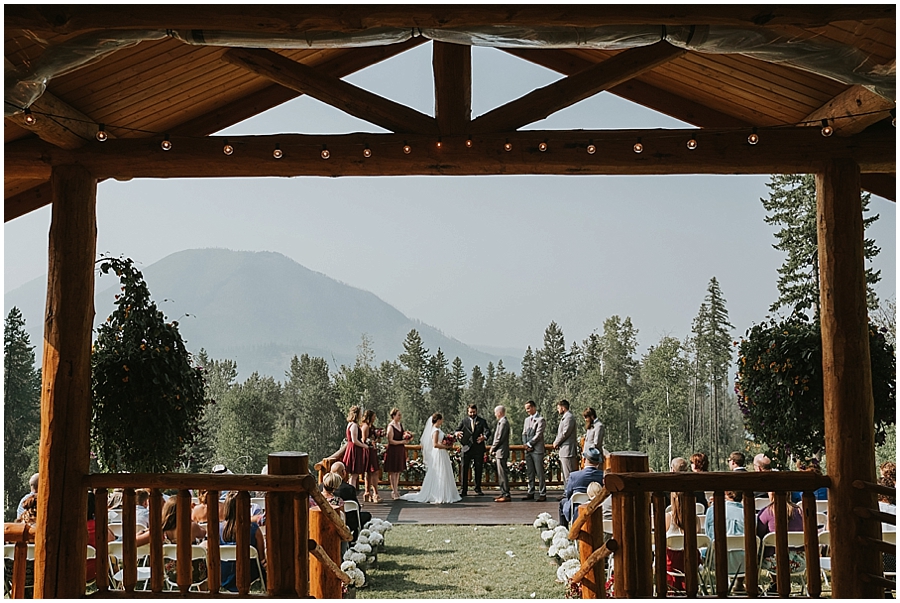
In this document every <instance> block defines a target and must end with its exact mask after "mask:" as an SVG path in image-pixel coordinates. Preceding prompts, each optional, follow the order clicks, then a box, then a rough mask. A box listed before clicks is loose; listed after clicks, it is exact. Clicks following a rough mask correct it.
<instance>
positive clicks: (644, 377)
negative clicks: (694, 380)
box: [637, 337, 692, 471]
mask: <svg viewBox="0 0 900 603" xmlns="http://www.w3.org/2000/svg"><path fill="white" fill-rule="evenodd" d="M640 373H641V393H640V395H639V396H638V397H637V405H638V407H639V409H640V410H639V417H638V427H639V428H640V431H641V448H640V449H641V450H643V451H645V452H647V454H648V455H649V457H650V467H651V468H652V469H653V470H655V471H668V468H669V462H670V461H671V460H672V458H673V457H675V456H684V457H686V456H688V455H689V454H691V452H692V451H691V448H690V446H689V443H688V431H687V429H686V426H687V422H688V417H687V407H688V391H689V388H690V386H689V364H688V359H687V357H686V355H685V353H684V348H683V346H682V344H681V342H680V341H678V340H677V339H675V338H673V337H663V338H662V339H661V340H660V342H659V343H658V344H657V345H656V346H651V347H650V349H649V350H648V351H647V353H646V354H645V355H644V358H643V360H642V362H641V368H640Z"/></svg>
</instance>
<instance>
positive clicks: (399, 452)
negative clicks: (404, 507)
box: [384, 408, 412, 500]
mask: <svg viewBox="0 0 900 603" xmlns="http://www.w3.org/2000/svg"><path fill="white" fill-rule="evenodd" d="M402 418H403V415H402V414H401V413H400V409H398V408H392V409H391V422H390V423H388V429H387V437H388V446H387V452H386V453H385V454H384V470H385V471H387V473H388V478H389V479H390V482H391V498H393V499H394V500H397V499H398V498H400V490H399V489H398V487H399V485H400V473H402V472H403V471H406V444H408V443H409V440H410V438H411V437H412V434H410V433H408V432H407V431H406V430H404V429H403V424H402V423H400V420H401V419H402Z"/></svg>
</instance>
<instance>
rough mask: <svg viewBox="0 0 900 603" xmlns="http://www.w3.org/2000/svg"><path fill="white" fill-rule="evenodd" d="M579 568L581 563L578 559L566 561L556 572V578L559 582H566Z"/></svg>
mask: <svg viewBox="0 0 900 603" xmlns="http://www.w3.org/2000/svg"><path fill="white" fill-rule="evenodd" d="M580 568H581V563H580V562H579V561H578V559H569V560H568V561H564V562H563V564H562V565H560V566H559V568H558V569H557V570H556V577H557V578H559V580H560V581H561V582H568V581H570V580H571V579H572V577H573V576H575V574H577V573H578V570H579V569H580Z"/></svg>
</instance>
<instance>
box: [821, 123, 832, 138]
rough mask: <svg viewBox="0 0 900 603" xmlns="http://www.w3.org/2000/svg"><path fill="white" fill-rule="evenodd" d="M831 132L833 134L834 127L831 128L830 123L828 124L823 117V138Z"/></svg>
mask: <svg viewBox="0 0 900 603" xmlns="http://www.w3.org/2000/svg"><path fill="white" fill-rule="evenodd" d="M832 134H834V128H832V127H831V126H830V125H828V120H827V119H823V120H822V136H824V137H825V138H828V137H829V136H831V135H832Z"/></svg>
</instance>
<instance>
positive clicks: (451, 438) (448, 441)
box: [441, 433, 456, 448]
mask: <svg viewBox="0 0 900 603" xmlns="http://www.w3.org/2000/svg"><path fill="white" fill-rule="evenodd" d="M441 443H442V444H443V445H444V446H447V447H448V448H452V447H453V445H454V444H455V443H456V436H455V435H453V434H452V433H448V434H447V435H445V436H444V439H443V440H442V441H441Z"/></svg>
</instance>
